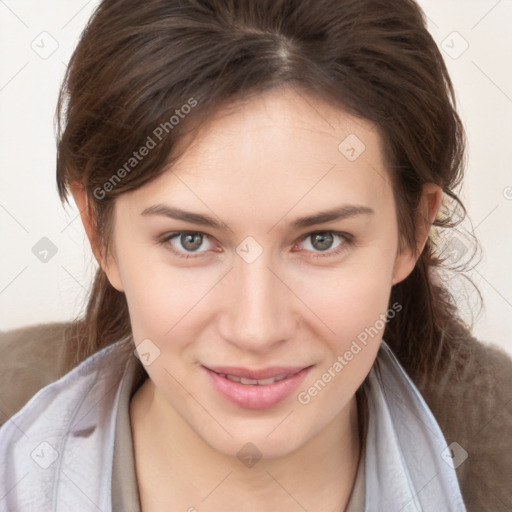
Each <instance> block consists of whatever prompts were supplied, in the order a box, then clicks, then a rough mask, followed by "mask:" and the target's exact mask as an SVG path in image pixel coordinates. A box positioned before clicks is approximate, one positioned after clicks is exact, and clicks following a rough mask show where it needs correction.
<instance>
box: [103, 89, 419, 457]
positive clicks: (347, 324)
mask: <svg viewBox="0 0 512 512" xmlns="http://www.w3.org/2000/svg"><path fill="white" fill-rule="evenodd" d="M197 108H200V105H198V106H197ZM180 232H181V233H183V234H182V235H181V236H180ZM315 233H316V235H315ZM113 247H114V258H115V259H112V260H111V261H110V262H109V267H108V269H107V274H108V276H109V279H110V281H111V283H112V284H113V285H114V286H115V287H116V288H117V289H119V290H122V291H124V292H125V294H126V298H127V301H128V305H129V311H130V317H131V322H132V327H133V334H134V339H135V343H136V345H140V348H139V353H140V355H141V360H142V362H143V363H144V364H145V365H146V366H145V367H146V370H147V372H148V374H149V376H150V379H151V382H152V385H154V401H155V403H157V404H159V407H160V409H161V410H162V411H167V413H168V414H167V413H163V414H164V416H165V415H167V416H168V417H171V416H173V415H174V417H178V418H181V419H182V420H183V422H184V424H185V425H187V426H188V427H190V429H191V430H192V431H193V432H194V433H195V434H197V435H198V436H199V437H200V438H202V439H203V440H204V441H205V442H206V443H207V444H208V445H209V446H211V447H213V448H214V449H216V450H217V451H220V452H222V453H225V454H229V455H235V454H236V453H237V452H238V451H239V450H240V448H241V447H242V446H243V445H244V444H245V443H247V442H251V443H252V444H253V445H255V446H256V447H257V448H258V449H259V450H260V451H261V452H262V453H263V455H264V456H267V457H270V458H272V457H277V456H279V455H284V454H286V453H290V452H291V451H293V450H296V449H297V448H299V447H300V446H302V445H304V444H305V443H306V442H307V441H309V440H311V439H313V438H314V437H315V436H317V435H318V434H320V433H321V432H322V431H323V430H324V429H326V428H327V427H328V426H329V425H331V424H332V423H333V421H334V420H336V419H337V418H340V417H341V416H342V415H343V414H345V413H346V411H347V410H348V405H349V404H350V403H352V404H353V400H354V394H355V392H356V390H357V388H358V387H359V386H360V384H361V383H362V382H363V380H364V378H365V377H366V375H367V373H368V372H369V370H370V368H371V366H372V364H373V362H374V359H375V357H376V354H377V350H378V347H379V342H380V339H381V337H382V333H383V331H384V327H385V320H386V313H387V311H388V300H389V296H390V290H391V287H392V285H393V284H394V283H396V282H398V281H400V280H402V279H403V278H405V277H406V276H407V274H408V273H409V272H410V271H411V270H412V267H413V265H414V258H413V257H412V256H411V255H410V254H409V253H402V254H400V255H399V254H398V231H397V220H396V213H395V204H394V199H393V190H392V186H391V182H390V179H389V176H388V171H387V170H386V168H385V164H384V160H383V151H382V147H381V141H380V138H379V135H378V133H377V131H376V129H375V128H374V127H373V126H372V125H370V124H369V123H367V122H363V121H362V120H360V119H356V118H354V117H351V116H349V115H347V114H346V113H344V112H342V111H340V110H336V109H334V108H333V107H332V106H330V105H329V104H326V103H323V102H321V101H319V100H317V99H315V98H313V97H311V96H307V95H302V94H298V93H297V92H294V91H293V90H292V89H282V90H273V91H271V92H267V93H265V94H264V95H261V96H259V97H258V98H257V99H253V100H251V101H250V102H248V103H245V104H242V105H240V106H238V108H236V109H234V110H230V111H229V112H226V111H223V112H221V113H220V114H219V115H218V116H217V117H216V118H214V119H212V120H211V121H210V122H209V124H208V126H206V127H205V129H204V130H202V131H201V132H200V133H199V134H197V135H196V137H195V140H194V144H193V145H192V146H191V147H190V148H189V149H188V150H187V151H186V152H185V154H184V156H183V157H182V158H181V159H180V160H179V161H178V163H177V164H175V165H174V166H173V167H172V169H169V170H168V171H167V172H165V173H164V174H163V175H162V176H160V177H159V178H158V179H156V180H155V181H153V182H151V183H149V184H148V185H146V186H144V187H142V188H139V189H137V190H136V191H134V192H130V193H126V194H124V195H122V196H120V197H119V199H118V200H117V203H116V208H115V219H114V244H113ZM390 307H391V305H390ZM400 308H401V305H394V306H393V308H391V309H392V310H393V312H392V314H391V316H394V315H395V314H397V315H398V314H400V313H399V309H400ZM390 321H393V320H390ZM219 367H232V368H228V369H226V368H219ZM275 367H280V368H277V369H276V368H275ZM213 368H215V369H216V371H217V372H219V373H229V372H231V374H232V375H234V377H235V380H238V381H240V380H241V379H240V377H241V376H244V375H245V377H244V379H245V378H250V375H251V373H250V372H251V371H254V372H258V371H260V370H262V372H261V373H258V374H257V375H256V374H252V375H253V377H255V376H256V377H260V379H262V378H265V377H266V378H271V377H283V376H285V375H288V377H287V378H286V379H284V380H282V381H281V382H280V383H279V382H275V383H273V384H270V383H269V382H270V381H264V382H260V383H259V384H257V385H255V384H254V381H246V380H244V382H241V381H240V382H234V380H233V379H228V378H226V377H224V376H222V375H220V374H219V373H215V372H214V371H212V369H213ZM303 369H305V370H303ZM266 370H268V371H267V372H266V373H265V371H266ZM299 370H303V371H300V372H299ZM297 372H299V373H297ZM291 374H295V375H294V376H293V377H292V376H291ZM236 377H238V379H237V378H236Z"/></svg>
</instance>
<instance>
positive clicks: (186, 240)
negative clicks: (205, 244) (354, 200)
mask: <svg viewBox="0 0 512 512" xmlns="http://www.w3.org/2000/svg"><path fill="white" fill-rule="evenodd" d="M181 236H182V245H183V247H184V248H185V249H187V250H189V251H195V250H196V249H197V248H199V247H200V246H201V242H202V238H201V235H199V234H198V233H190V234H188V235H181ZM194 239H195V241H194Z"/></svg>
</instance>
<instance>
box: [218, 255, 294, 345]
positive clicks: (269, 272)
mask: <svg viewBox="0 0 512 512" xmlns="http://www.w3.org/2000/svg"><path fill="white" fill-rule="evenodd" d="M223 284H224V289H223V290H222V293H223V298H222V302H223V306H221V310H222V314H221V315H220V322H219V329H220V334H221V336H222V337H223V339H225V340H226V341H227V342H228V343H231V344H233V345H236V346H237V347H238V348H240V349H241V350H243V351H244V352H266V351H269V350H271V349H273V348H275V347H276V346H277V345H279V344H282V343H283V342H285V341H286V340H288V339H291V338H292V337H293V335H294V331H295V329H296V325H297V322H298V319H297V315H296V312H295V310H294V304H295V301H294V295H293V292H292V291H291V290H290V288H289V287H288V286H287V284H286V283H285V282H283V280H282V278H280V276H279V272H277V271H276V270H274V269H273V268H272V266H271V261H270V258H269V257H268V256H267V255H266V253H265V252H263V254H262V255H261V256H260V257H259V258H258V259H257V260H256V261H253V262H252V263H247V262H246V261H244V260H243V259H242V258H239V257H236V259H235V262H234V268H233V269H232V271H231V272H229V274H228V275H227V276H226V280H225V282H224V283H223Z"/></svg>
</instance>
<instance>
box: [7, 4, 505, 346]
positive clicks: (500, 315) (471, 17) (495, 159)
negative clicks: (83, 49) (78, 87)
mask: <svg viewBox="0 0 512 512" xmlns="http://www.w3.org/2000/svg"><path fill="white" fill-rule="evenodd" d="M96 5H97V1H96V0H90V1H87V0H61V1H57V0H53V1H48V0H45V1H43V0H31V1H28V0H27V1H24V0H0V180H1V181H0V265H1V266H0V268H1V271H0V330H7V329H12V328H16V327H20V326H25V325H30V324H35V323H39V322H50V321H57V320H70V319H72V318H73V317H75V316H76V315H78V314H80V312H81V311H82V309H83V306H84V301H85V298H86V291H87V289H88V287H89V284H90V281H91V278H92V275H93V271H94V269H95V263H94V260H93V258H92V256H91V253H90V250H89V247H88V245H87V241H86V238H85V234H84V231H83V228H82V225H81V223H80V219H79V218H78V217H77V211H76V209H75V207H74V205H72V207H67V208H63V206H62V205H61V204H60V201H59V199H58V196H57V189H56V184H55V139H54V132H53V115H54V111H55V105H56V99H57V91H58V88H59V85H60V82H61V80H62V78H63V76H64V71H65V68H66V63H67V61H68V60H69V57H70V55H71V52H72V50H73V48H74V46H75V45H76V43H77V41H78V37H79V34H80V32H81V30H82V29H83V27H84V25H85V23H86V22H87V20H88V18H89V16H90V15H91V13H92V11H93V9H94V7H95V6H96ZM420 5H421V6H422V7H423V9H424V10H425V13H426V15H427V17H428V19H429V29H430V31H431V33H432V35H433V37H434V38H435V40H436V41H437V43H438V45H439V46H440V47H441V48H442V52H443V55H444V57H445V60H446V62H447V65H448V67H449V70H450V73H451V76H452V79H453V81H454V84H455V88H456V91H457V97H458V102H459V111H460V113H461V116H462V118H463V121H464V123H465V126H466V130H467V135H468V146H469V152H468V166H467V172H466V182H465V185H464V188H463V190H462V194H461V195H462V198H463V200H464V202H465V204H466V206H467V207H468V211H469V215H470V219H471V221H472V223H473V227H474V230H475V234H476V235H477V236H478V238H479V240H480V242H481V245H482V248H483V257H482V260H481V262H480V263H479V265H478V266H477V267H476V268H475V269H474V270H473V271H471V272H469V273H468V275H469V276H470V277H471V278H472V279H473V280H474V281H475V282H476V284H477V285H478V287H479V289H480V291H481V292H482V294H483V297H484V306H485V308H484V310H483V311H482V313H481V314H480V316H478V318H477V319H476V322H475V326H474V333H475V335H476V336H477V337H478V338H479V339H481V340H482V341H485V342H489V343H493V344H497V345H500V346H501V347H503V348H504V349H506V350H507V351H508V352H509V353H510V354H512V340H511V338H510V336H509V330H510V329H509V323H508V322H509V319H510V318H511V317H512V272H511V264H512V257H511V256H512V241H511V239H512V236H511V235H512V173H511V171H510V169H511V164H510V162H511V160H512V139H511V134H512V66H511V64H512V63H511V56H512V38H511V36H510V34H511V30H510V20H512V2H511V0H500V1H498V0H457V1H440V0H428V1H427V0H423V1H421V2H420ZM454 32H456V33H454ZM466 46H468V47H467V49H465V48H466ZM54 49H55V51H54V53H52V54H51V55H48V54H49V53H51V52H52V51H53V50H54ZM464 49H465V51H463V50H464ZM459 54H460V55H459ZM43 57H44V58H43ZM43 237H47V238H49V239H50V240H51V241H52V242H53V244H55V246H56V248H57V253H56V254H55V256H53V257H52V258H51V259H50V260H49V261H48V262H47V263H43V262H41V261H40V260H39V259H38V258H36V256H35V255H34V254H33V252H32V248H33V247H34V245H35V244H36V243H37V242H38V241H39V240H40V239H41V238H43ZM457 289H458V288H457ZM461 297H462V296H461ZM471 297H473V298H474V294H473V296H471V295H470V303H471V301H472V300H473V299H471ZM461 300H462V298H461Z"/></svg>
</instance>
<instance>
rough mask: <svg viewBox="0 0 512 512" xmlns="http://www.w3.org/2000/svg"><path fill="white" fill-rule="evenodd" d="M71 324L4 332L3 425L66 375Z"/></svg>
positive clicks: (0, 344)
mask: <svg viewBox="0 0 512 512" xmlns="http://www.w3.org/2000/svg"><path fill="white" fill-rule="evenodd" d="M70 327H71V323H67V322H62V323H48V324H37V325H32V326H28V327H22V328H19V329H14V330H10V331H0V353H1V354H2V357H1V358H0V425H1V424H2V423H4V422H5V421H6V420H7V418H10V417H11V416H12V415H13V414H15V413H16V412H17V411H18V410H19V409H21V408H22V407H23V405H25V403H26V402H28V400H29V399H30V398H31V397H32V396H33V395H34V394H35V393H36V392H37V391H39V390H40V389H41V388H43V387H44V386H46V385H48V384H50V383H51V382H54V381H55V380H57V379H59V378H60V377H61V376H62V375H64V373H66V369H65V361H66V348H67V345H66V340H67V339H68V332H69V329H70Z"/></svg>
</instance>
